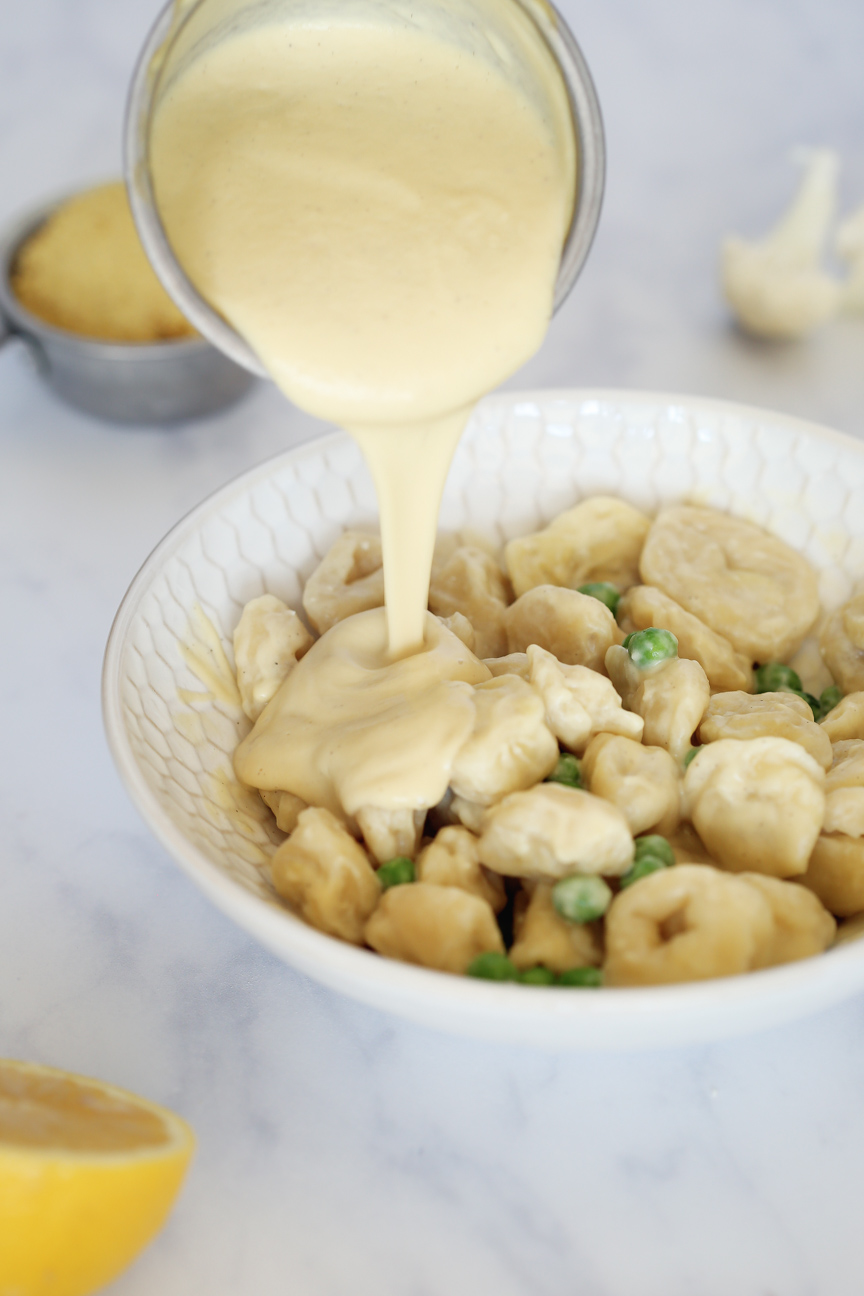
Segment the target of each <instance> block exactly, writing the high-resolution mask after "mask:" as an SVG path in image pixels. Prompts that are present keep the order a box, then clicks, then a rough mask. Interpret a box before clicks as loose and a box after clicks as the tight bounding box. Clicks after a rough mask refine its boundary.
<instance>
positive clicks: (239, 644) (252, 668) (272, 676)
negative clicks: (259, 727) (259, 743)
mask: <svg viewBox="0 0 864 1296" xmlns="http://www.w3.org/2000/svg"><path fill="white" fill-rule="evenodd" d="M312 642H313V640H312V636H311V634H310V633H309V631H308V630H307V629H306V627H305V625H304V624H303V622H302V621H301V620H300V618H299V616H298V615H297V613H296V612H292V610H291V608H289V607H288V606H287V605H286V604H285V603H283V602H282V600H281V599H278V598H276V597H275V596H274V595H273V594H262V595H261V597H260V598H254V599H251V600H250V601H249V602H248V603H247V604H246V606H245V607H244V609H243V614H242V616H241V617H240V620H239V622H238V623H237V628H236V630H235V631H234V665H235V667H236V670H237V687H238V689H239V690H240V701H241V704H242V707H243V710H244V711H245V712H246V714H247V716H248V717H249V719H250V720H253V721H254V720H257V719H258V717H259V715H260V714H261V712H262V711H263V710H264V708H265V706H266V705H267V703H268V702H269V701H270V699H271V698H272V697H273V695H274V694H275V692H276V690H277V689H278V688H279V685H280V684H281V683H282V681H283V680H284V679H285V678H286V677H287V676H288V675H289V674H290V672H291V671H292V670H293V669H294V667H295V666H296V665H297V662H298V660H299V659H300V658H301V657H302V656H303V654H304V653H305V652H308V650H309V649H310V648H311V647H312Z"/></svg>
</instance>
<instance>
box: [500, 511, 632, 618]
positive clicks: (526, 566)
mask: <svg viewBox="0 0 864 1296" xmlns="http://www.w3.org/2000/svg"><path fill="white" fill-rule="evenodd" d="M650 525H651V519H650V518H649V517H647V516H646V515H645V514H644V513H640V512H639V510H638V509H635V508H633V507H632V506H631V505H630V504H625V503H624V501H623V500H620V499H614V498H613V497H611V496H606V495H597V496H595V497H594V498H593V499H587V500H583V502H582V503H581V504H577V505H576V506H575V508H571V509H568V510H567V512H566V513H561V514H559V516H558V517H556V518H555V519H554V521H552V522H550V523H549V525H548V527H546V529H545V530H544V531H538V532H536V534H534V535H527V536H520V537H519V538H518V539H517V540H511V541H510V543H509V544H508V545H507V548H506V549H505V551H504V559H505V562H506V564H507V570H508V571H509V573H510V579H511V581H512V582H513V589H514V591H515V593H516V595H517V596H519V595H522V594H524V593H526V591H527V590H529V589H533V588H534V587H535V586H536V585H561V586H564V587H566V588H568V589H578V588H579V586H580V585H587V584H590V583H593V582H598V581H600V582H608V583H609V584H610V585H614V586H615V588H616V589H618V590H625V589H627V588H628V586H630V585H632V584H633V583H634V582H635V581H637V580H638V579H639V554H640V552H641V549H642V544H643V541H644V540H645V536H646V535H647V534H648V528H649V526H650Z"/></svg>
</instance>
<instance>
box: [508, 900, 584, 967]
mask: <svg viewBox="0 0 864 1296" xmlns="http://www.w3.org/2000/svg"><path fill="white" fill-rule="evenodd" d="M520 900H521V901H522V903H521V904H520V905H519V906H518V907H517V910H516V914H515V919H514V924H513V930H514V935H515V938H516V939H515V941H514V943H513V945H512V946H511V948H510V958H511V959H512V960H513V963H514V965H515V966H516V967H517V968H520V969H525V968H532V967H537V966H538V964H539V965H541V966H543V967H547V968H550V969H551V971H553V972H567V971H568V970H569V969H570V968H575V967H597V966H598V965H599V964H600V962H601V961H602V954H601V948H600V941H599V938H598V935H597V931H596V929H595V927H594V925H593V924H591V923H572V922H568V921H567V920H566V919H565V918H562V917H561V915H560V914H559V913H558V911H557V910H556V908H555V906H554V904H553V903H552V887H551V886H550V884H549V883H548V882H538V883H537V885H536V886H535V887H534V889H533V891H531V892H530V893H529V892H527V891H522V892H521V893H520Z"/></svg>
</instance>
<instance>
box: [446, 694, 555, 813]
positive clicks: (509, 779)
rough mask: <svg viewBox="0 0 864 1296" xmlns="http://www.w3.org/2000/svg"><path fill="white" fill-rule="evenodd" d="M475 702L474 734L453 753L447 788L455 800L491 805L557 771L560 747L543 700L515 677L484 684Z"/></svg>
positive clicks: (474, 696) (475, 696)
mask: <svg viewBox="0 0 864 1296" xmlns="http://www.w3.org/2000/svg"><path fill="white" fill-rule="evenodd" d="M473 698H474V706H475V710H476V714H475V721H474V732H473V733H472V734H471V737H470V738H469V739H468V741H467V742H466V743H465V744H464V745H463V746H462V747H461V748H460V750H459V751H458V752H457V754H456V758H455V760H454V761H453V767H452V771H451V774H450V786H451V788H452V789H453V792H454V793H455V794H456V796H459V797H464V798H465V799H466V800H468V801H474V802H477V803H478V804H480V805H491V803H492V802H493V801H497V800H498V799H499V798H500V797H502V796H504V795H505V794H506V793H508V792H515V791H518V790H519V789H521V788H527V787H531V785H532V784H533V783H536V782H537V781H538V780H539V779H543V778H545V777H546V775H547V774H548V773H549V772H550V770H552V769H554V768H555V762H556V761H557V759H558V744H557V743H556V741H555V739H554V738H553V736H552V733H551V731H550V730H549V728H548V727H547V725H546V722H545V718H544V711H543V702H542V700H541V699H540V698H539V697H538V696H537V694H536V693H535V692H534V690H533V689H532V688H531V686H530V685H528V684H526V683H525V681H524V680H521V679H519V678H518V676H516V675H499V676H498V678H497V679H491V680H486V681H485V682H484V683H482V684H478V685H476V686H475V688H474V693H473Z"/></svg>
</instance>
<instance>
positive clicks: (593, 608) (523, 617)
mask: <svg viewBox="0 0 864 1296" xmlns="http://www.w3.org/2000/svg"><path fill="white" fill-rule="evenodd" d="M504 624H505V626H506V627H507V646H508V651H509V652H511V653H515V652H525V651H526V649H527V648H528V647H529V646H530V645H531V644H539V646H540V647H541V648H545V649H546V651H547V652H550V653H552V655H553V657H557V659H558V661H560V662H564V664H565V665H567V666H587V667H589V668H590V669H591V670H595V671H601V672H602V671H603V670H604V666H603V663H604V660H605V657H606V652H607V650H608V649H609V648H610V647H611V645H612V644H617V643H620V642H621V640H622V638H623V636H622V634H621V631H620V630H619V629H618V626H617V624H616V621H615V618H614V617H613V615H612V613H611V612H610V611H609V609H608V608H607V607H606V606H605V604H603V603H601V602H600V600H599V599H596V598H592V597H591V596H590V595H589V594H580V593H579V592H578V590H571V589H560V588H559V587H558V586H556V585H537V586H535V587H534V588H533V589H530V590H528V592H527V593H526V594H523V595H522V596H521V597H520V598H517V600H516V602H515V603H513V604H511V606H510V607H509V608H508V609H507V612H506V615H505V617H504Z"/></svg>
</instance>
